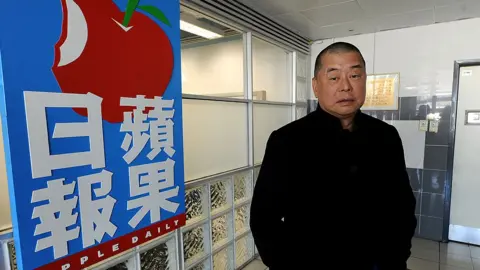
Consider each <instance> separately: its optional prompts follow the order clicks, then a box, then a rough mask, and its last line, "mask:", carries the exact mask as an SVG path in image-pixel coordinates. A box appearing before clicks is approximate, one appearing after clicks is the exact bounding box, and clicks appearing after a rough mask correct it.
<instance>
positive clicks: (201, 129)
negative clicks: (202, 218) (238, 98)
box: [183, 99, 248, 181]
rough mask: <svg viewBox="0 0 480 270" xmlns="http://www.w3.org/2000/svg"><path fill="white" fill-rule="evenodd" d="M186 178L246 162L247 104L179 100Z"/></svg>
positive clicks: (205, 174) (222, 170) (225, 169)
mask: <svg viewBox="0 0 480 270" xmlns="http://www.w3.org/2000/svg"><path fill="white" fill-rule="evenodd" d="M183 127H184V131H183V136H184V144H185V150H184V151H185V176H186V177H185V179H186V180H187V181H189V180H193V179H197V178H200V177H204V176H208V175H212V174H217V173H221V172H225V171H229V170H233V169H237V168H240V167H245V166H247V165H248V129H247V128H248V126H247V105H246V104H244V103H233V102H219V101H204V100H187V99H184V100H183Z"/></svg>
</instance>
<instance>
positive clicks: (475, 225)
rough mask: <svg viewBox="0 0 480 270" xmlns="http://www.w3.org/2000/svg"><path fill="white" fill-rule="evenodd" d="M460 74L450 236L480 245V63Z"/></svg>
mask: <svg viewBox="0 0 480 270" xmlns="http://www.w3.org/2000/svg"><path fill="white" fill-rule="evenodd" d="M459 75H460V77H459V87H458V103H457V121H456V122H457V123H456V132H455V150H454V160H453V177H452V201H451V208H450V228H449V238H450V240H454V241H459V242H465V243H472V244H477V245H480V125H478V124H475V122H478V123H480V66H472V67H462V68H460V72H459ZM469 111H471V112H470V113H469ZM475 111H478V113H476V112H475ZM467 114H468V115H467ZM467 118H469V121H467V122H469V123H466V120H467ZM477 118H478V120H476V119H477Z"/></svg>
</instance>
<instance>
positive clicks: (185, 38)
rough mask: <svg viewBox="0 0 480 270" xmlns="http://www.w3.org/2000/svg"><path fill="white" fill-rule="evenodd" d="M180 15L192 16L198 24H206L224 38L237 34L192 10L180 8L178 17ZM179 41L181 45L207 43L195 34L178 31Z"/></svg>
mask: <svg viewBox="0 0 480 270" xmlns="http://www.w3.org/2000/svg"><path fill="white" fill-rule="evenodd" d="M182 14H189V15H191V16H193V17H194V18H195V19H196V20H197V21H198V22H201V23H203V24H207V25H208V26H210V27H211V28H213V29H216V31H217V32H219V33H223V35H224V36H230V35H235V34H239V33H238V32H236V31H234V30H232V29H230V28H228V27H226V26H225V25H223V24H221V23H219V22H217V21H215V20H213V19H212V18H209V17H205V16H204V15H203V14H201V13H198V12H196V11H194V10H192V9H189V8H187V7H184V6H180V16H182ZM180 40H181V42H182V44H190V43H197V42H203V41H208V40H207V39H205V38H203V37H200V36H197V35H195V34H192V33H189V32H186V31H183V30H180Z"/></svg>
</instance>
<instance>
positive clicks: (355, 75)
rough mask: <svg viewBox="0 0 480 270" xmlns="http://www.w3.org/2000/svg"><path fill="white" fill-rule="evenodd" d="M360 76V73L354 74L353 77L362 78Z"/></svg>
mask: <svg viewBox="0 0 480 270" xmlns="http://www.w3.org/2000/svg"><path fill="white" fill-rule="evenodd" d="M360 77H362V75H360V74H353V75H352V78H354V79H357V78H360Z"/></svg>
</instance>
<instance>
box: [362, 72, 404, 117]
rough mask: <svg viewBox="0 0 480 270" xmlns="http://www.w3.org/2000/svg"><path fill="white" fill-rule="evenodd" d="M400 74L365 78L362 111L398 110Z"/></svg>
mask: <svg viewBox="0 0 480 270" xmlns="http://www.w3.org/2000/svg"><path fill="white" fill-rule="evenodd" d="M399 81H400V74H398V73H393V74H378V75H369V76H368V77H367V91H366V97H365V104H364V105H363V107H362V109H363V110H398V88H399Z"/></svg>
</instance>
